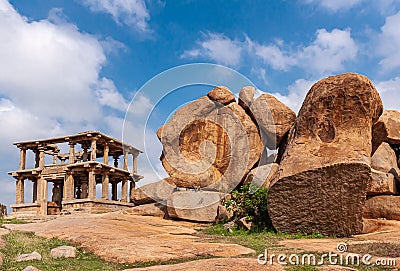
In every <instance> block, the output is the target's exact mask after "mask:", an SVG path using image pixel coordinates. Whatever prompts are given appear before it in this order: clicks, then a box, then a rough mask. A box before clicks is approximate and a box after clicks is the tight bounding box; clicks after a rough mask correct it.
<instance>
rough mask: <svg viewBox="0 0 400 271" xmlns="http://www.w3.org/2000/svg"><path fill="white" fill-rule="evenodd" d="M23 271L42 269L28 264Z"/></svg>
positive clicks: (38, 270)
mask: <svg viewBox="0 0 400 271" xmlns="http://www.w3.org/2000/svg"><path fill="white" fill-rule="evenodd" d="M22 271H41V270H40V269H38V268H36V267H33V266H27V267H26V268H25V269H24V270H22Z"/></svg>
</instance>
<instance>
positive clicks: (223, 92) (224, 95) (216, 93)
mask: <svg viewBox="0 0 400 271" xmlns="http://www.w3.org/2000/svg"><path fill="white" fill-rule="evenodd" d="M207 96H208V98H210V100H212V101H215V102H217V103H220V104H223V105H227V104H230V103H233V102H236V99H235V96H234V95H233V94H232V92H231V91H230V90H229V89H228V88H227V87H224V86H219V87H216V88H214V89H213V90H211V91H210V92H209V93H208V94H207Z"/></svg>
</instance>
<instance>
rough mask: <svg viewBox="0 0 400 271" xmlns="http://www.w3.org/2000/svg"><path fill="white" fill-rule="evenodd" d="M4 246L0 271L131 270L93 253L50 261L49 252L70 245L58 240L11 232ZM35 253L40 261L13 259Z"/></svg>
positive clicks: (127, 265)
mask: <svg viewBox="0 0 400 271" xmlns="http://www.w3.org/2000/svg"><path fill="white" fill-rule="evenodd" d="M4 239H5V240H6V242H7V243H6V246H5V247H4V248H0V252H1V253H3V255H4V256H5V260H4V263H3V266H2V267H1V270H4V271H14V270H15V271H17V270H23V269H24V268H25V267H27V266H28V265H31V266H34V267H36V268H39V269H40V270H42V271H72V270H80V271H94V270H96V271H97V270H123V269H127V268H133V267H135V266H134V265H131V264H117V263H110V262H106V261H105V260H103V259H101V258H99V257H97V256H96V255H94V254H93V253H87V252H84V251H83V250H81V249H79V248H78V249H77V257H76V258H75V259H52V258H51V257H50V251H51V249H53V248H56V247H59V246H65V245H70V244H68V243H67V242H65V241H61V240H58V239H46V238H42V237H38V236H35V235H34V234H33V233H22V232H11V233H9V234H7V235H5V236H4ZM33 251H37V252H38V253H40V254H41V255H42V261H27V262H16V261H15V259H16V258H17V257H18V256H19V255H21V254H26V253H32V252H33Z"/></svg>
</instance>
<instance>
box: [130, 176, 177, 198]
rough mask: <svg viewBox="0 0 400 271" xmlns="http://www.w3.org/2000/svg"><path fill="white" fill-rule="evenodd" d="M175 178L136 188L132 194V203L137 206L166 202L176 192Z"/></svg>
mask: <svg viewBox="0 0 400 271" xmlns="http://www.w3.org/2000/svg"><path fill="white" fill-rule="evenodd" d="M172 179H173V178H165V179H163V180H161V181H159V182H155V183H150V184H146V185H144V186H142V187H138V188H136V189H135V190H134V191H133V193H132V194H131V196H130V197H131V202H133V203H135V204H136V205H141V204H147V203H153V202H162V201H166V200H167V199H168V198H169V196H170V195H171V194H172V193H173V192H174V190H175V187H176V186H175V185H173V180H172Z"/></svg>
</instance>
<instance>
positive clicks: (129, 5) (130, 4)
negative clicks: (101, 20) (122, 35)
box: [83, 0, 150, 33]
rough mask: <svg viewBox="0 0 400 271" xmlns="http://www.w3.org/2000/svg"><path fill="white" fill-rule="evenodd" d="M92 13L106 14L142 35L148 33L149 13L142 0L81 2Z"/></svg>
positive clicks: (91, 0) (88, 0)
mask: <svg viewBox="0 0 400 271" xmlns="http://www.w3.org/2000/svg"><path fill="white" fill-rule="evenodd" d="M83 4H84V5H86V6H88V7H89V9H90V10H91V11H93V12H102V13H107V14H109V15H111V16H112V17H113V19H114V20H115V21H116V22H117V23H118V24H121V23H124V24H126V25H128V26H132V27H135V28H136V29H137V30H138V31H140V32H142V33H147V32H149V31H150V27H149V24H148V21H149V20H150V13H149V11H148V9H147V7H146V2H145V1H144V0H83Z"/></svg>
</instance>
